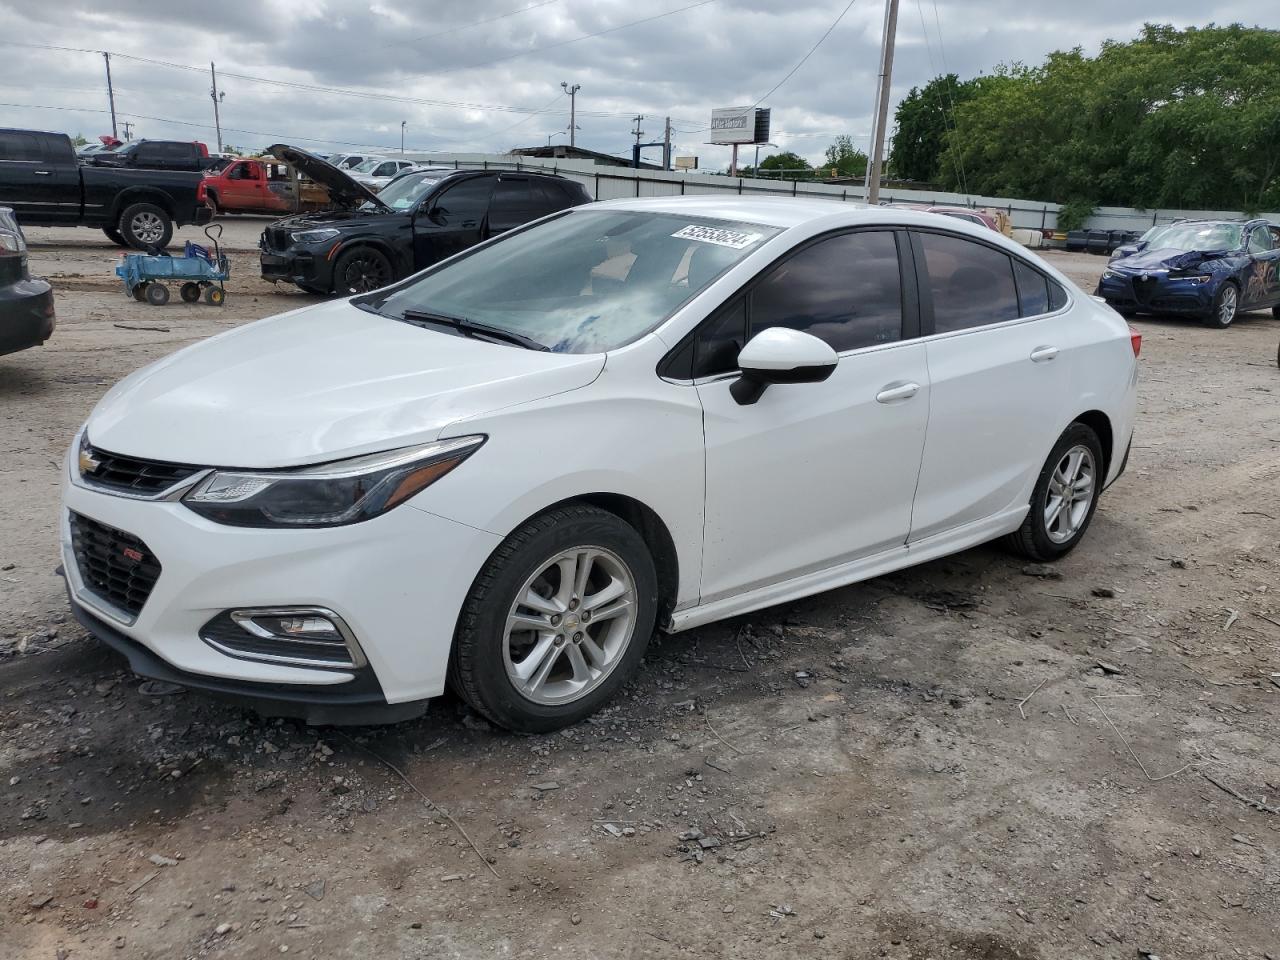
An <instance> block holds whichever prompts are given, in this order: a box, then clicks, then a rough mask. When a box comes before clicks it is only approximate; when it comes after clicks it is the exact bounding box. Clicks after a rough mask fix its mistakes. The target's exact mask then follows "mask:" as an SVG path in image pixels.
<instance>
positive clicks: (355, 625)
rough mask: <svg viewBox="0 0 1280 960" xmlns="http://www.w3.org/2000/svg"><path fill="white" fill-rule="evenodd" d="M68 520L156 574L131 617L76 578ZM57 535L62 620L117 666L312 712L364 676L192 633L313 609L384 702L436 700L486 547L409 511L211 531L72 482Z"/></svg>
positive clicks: (196, 519) (449, 524)
mask: <svg viewBox="0 0 1280 960" xmlns="http://www.w3.org/2000/svg"><path fill="white" fill-rule="evenodd" d="M71 466H72V465H71V464H70V463H69V464H68V473H70V470H71ZM71 511H74V512H75V513H77V514H80V515H82V516H85V517H89V518H91V519H93V520H96V521H98V522H99V523H102V524H107V525H109V526H111V527H115V528H116V529H117V530H121V531H125V532H127V533H129V534H131V535H133V536H134V537H137V538H139V539H140V540H142V541H143V542H144V543H145V544H146V546H147V547H148V548H149V550H150V551H151V552H152V554H154V556H155V557H156V558H157V559H158V560H159V562H160V564H161V567H162V569H161V573H160V575H159V577H158V579H156V581H155V585H154V587H153V588H152V589H151V592H150V594H149V596H148V597H147V598H146V601H145V603H144V604H143V605H142V607H141V610H140V611H139V612H138V613H137V615H136V617H132V618H130V617H128V616H127V615H126V614H125V613H124V612H123V611H120V610H119V609H115V608H113V607H112V606H111V605H110V604H109V603H104V602H103V600H102V598H101V597H99V596H97V595H96V594H95V593H94V592H93V591H92V590H91V589H90V588H89V587H87V586H86V584H85V582H84V580H83V579H82V578H81V577H80V575H79V569H78V567H77V565H76V559H75V554H74V550H73V549H72V542H71V525H70V521H69V517H70V512H71ZM60 530H61V541H62V557H63V566H64V568H65V570H66V576H67V586H68V590H69V591H70V593H71V599H72V606H73V609H74V610H75V613H76V616H77V617H79V618H81V619H82V622H83V621H84V620H85V618H86V617H87V618H89V619H88V622H86V626H87V627H88V628H89V629H90V631H91V632H93V633H94V634H95V635H98V636H100V637H102V638H103V639H104V641H105V642H107V643H109V644H111V645H113V646H117V647H119V644H117V643H113V642H112V641H113V640H114V639H116V635H119V636H120V637H123V638H124V641H123V642H125V643H127V644H129V645H131V646H130V649H132V650H133V651H134V653H133V656H132V657H131V659H133V657H137V658H138V663H139V664H142V665H143V666H144V667H146V669H143V670H140V672H144V673H148V675H156V673H155V671H158V670H160V669H162V668H163V669H166V670H172V671H175V672H177V673H179V674H181V675H182V676H184V677H186V678H187V679H181V680H175V682H179V683H184V684H187V685H190V686H197V687H201V688H202V689H210V690H214V691H215V692H220V691H221V689H222V688H223V687H225V686H227V685H231V686H232V687H233V688H234V689H235V690H236V691H238V692H239V694H240V695H242V696H246V695H251V694H252V693H253V691H261V694H260V698H261V699H267V700H274V699H278V697H276V694H278V693H279V692H280V691H281V690H282V689H283V690H285V691H286V692H289V693H290V695H291V696H292V697H293V698H294V699H295V700H298V701H305V702H311V703H318V704H325V703H327V702H329V701H332V700H334V698H335V697H337V698H339V699H341V697H342V696H343V692H344V691H351V690H356V691H362V690H363V689H364V688H363V687H362V686H361V677H362V675H363V674H364V672H365V670H351V669H345V670H344V669H317V668H311V667H297V666H288V665H282V664H278V663H265V662H259V661H253V660H245V659H242V658H237V657H233V656H228V655H227V654H226V653H224V652H222V651H220V650H218V649H216V648H214V647H213V646H211V645H210V644H209V643H206V642H205V641H204V640H202V639H201V638H200V636H199V632H200V629H201V627H203V626H204V625H205V624H206V623H208V622H209V620H210V619H211V618H213V617H215V616H217V615H218V614H220V613H221V612H223V611H225V610H228V609H232V608H241V607H273V606H294V605H298V606H318V607H327V608H329V609H331V610H333V611H334V612H335V613H336V614H337V615H338V616H340V617H341V618H342V619H343V620H344V621H345V622H346V624H347V625H348V626H349V627H350V629H351V631H352V633H353V634H354V636H355V638H356V640H357V641H358V643H359V645H360V647H361V649H362V650H363V652H364V655H365V656H366V657H367V658H368V667H367V668H366V670H367V672H368V674H369V676H370V677H371V679H372V682H373V684H374V685H375V686H376V687H377V689H378V690H379V691H380V693H381V696H382V698H383V700H384V701H385V703H388V704H405V703H409V702H412V701H420V700H424V699H427V698H429V697H434V696H438V695H439V694H441V693H442V692H443V691H444V686H445V673H446V668H447V666H448V660H449V651H450V649H451V647H452V643H453V632H454V626H455V623H456V621H457V616H458V611H459V610H460V609H461V606H462V603H463V600H464V599H465V597H466V595H467V593H468V591H469V590H470V589H471V584H472V582H473V581H474V579H475V576H476V573H477V572H478V571H479V569H480V567H481V566H482V565H483V564H484V562H485V560H487V558H488V557H489V555H490V554H491V553H492V551H493V550H494V548H495V547H496V546H497V545H498V543H499V542H500V538H499V537H496V536H494V535H492V534H488V533H483V532H481V531H478V530H475V529H473V528H471V527H468V526H464V525H463V524H459V523H455V522H453V521H451V520H447V519H445V518H443V517H439V516H436V515H435V514H432V513H428V512H426V511H425V510H422V509H419V508H417V507H415V506H414V505H413V503H412V502H411V503H407V504H402V505H401V506H399V507H397V508H395V509H393V510H391V511H389V512H388V513H386V514H383V515H382V516H380V517H376V518H374V519H373V520H369V521H365V522H364V523H357V524H351V525H350V526H345V527H330V528H325V529H315V530H263V529H254V528H244V527H229V526H223V525H220V524H215V523H213V522H211V521H208V520H205V519H204V518H203V517H200V516H199V515H198V514H196V513H194V512H193V511H191V510H188V509H187V508H186V507H185V506H183V505H182V504H181V503H179V502H174V501H166V500H159V501H153V500H132V499H128V498H125V497H119V496H114V495H111V494H108V493H103V492H100V491H98V490H93V489H88V488H85V487H82V486H79V485H78V484H76V483H74V482H68V483H66V485H65V486H64V491H63V510H62V517H61V522H60ZM99 625H105V628H106V629H103V627H102V626H99ZM126 655H128V651H127V650H126ZM147 658H154V661H158V662H159V663H160V664H161V665H162V666H159V667H158V666H155V662H154V661H152V660H148V659H147ZM149 671H150V672H149ZM192 677H195V678H201V679H200V680H199V682H196V681H193V680H192V679H190V678H192ZM165 679H168V677H165Z"/></svg>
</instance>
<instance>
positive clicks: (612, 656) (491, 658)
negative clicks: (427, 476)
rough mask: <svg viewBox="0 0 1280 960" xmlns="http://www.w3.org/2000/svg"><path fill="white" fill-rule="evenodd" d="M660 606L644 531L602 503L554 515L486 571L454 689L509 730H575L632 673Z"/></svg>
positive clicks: (511, 544) (462, 642)
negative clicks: (641, 532)
mask: <svg viewBox="0 0 1280 960" xmlns="http://www.w3.org/2000/svg"><path fill="white" fill-rule="evenodd" d="M579 571H582V572H581V573H580V572H579ZM529 598H532V603H530V602H528V600H529ZM657 607H658V580H657V573H656V572H655V570H654V564H653V558H652V556H651V555H650V554H649V550H648V548H647V547H646V545H645V542H644V540H643V538H641V536H640V534H639V533H637V532H636V530H635V528H634V527H632V526H631V525H630V524H628V523H626V522H625V521H623V520H622V519H620V518H619V517H617V516H615V515H614V514H612V513H609V512H607V511H605V510H600V509H598V508H596V507H590V506H586V505H580V506H567V507H561V508H559V509H556V510H552V511H551V512H550V513H547V514H544V515H543V516H540V517H537V518H535V519H533V520H530V521H529V522H528V523H526V524H524V525H523V526H522V527H520V528H519V529H518V530H516V531H515V532H514V533H512V534H511V535H510V536H509V537H507V539H506V540H504V541H503V542H502V544H501V545H500V546H499V547H498V549H497V550H495V551H494V553H493V556H492V557H490V558H489V560H488V562H487V563H485V565H484V567H483V568H482V569H481V571H480V573H479V575H478V576H477V577H476V579H475V583H473V584H472V586H471V592H470V593H469V594H468V596H467V599H466V602H465V603H464V604H463V607H462V612H461V614H460V615H459V617H458V627H457V631H456V633H455V637H454V648H453V655H452V657H451V658H450V662H449V684H450V686H451V687H453V689H454V690H455V691H456V692H457V693H458V694H459V695H460V696H461V697H462V698H463V699H464V700H466V701H467V703H469V704H470V705H471V706H472V707H473V708H474V709H475V710H476V712H478V713H480V714H482V715H483V716H484V717H486V718H487V719H489V720H491V721H492V722H493V723H495V724H497V725H498V726H500V727H504V728H506V729H508V730H512V731H515V732H517V733H547V732H549V731H552V730H558V729H560V728H561V727H566V726H569V725H570V724H573V723H577V722H578V721H580V720H583V719H585V718H586V717H588V716H590V715H591V714H592V713H594V712H595V711H596V710H598V709H600V707H602V706H603V705H604V704H605V703H607V702H608V701H609V700H610V699H612V697H613V696H614V695H615V694H616V693H617V692H618V689H619V688H620V687H621V686H622V685H623V684H624V683H626V682H627V680H628V679H629V678H630V676H631V674H632V673H633V672H634V671H635V669H636V667H637V666H638V665H639V663H640V661H641V659H642V658H643V657H644V651H645V648H646V646H648V643H649V637H650V636H651V635H652V633H653V625H654V620H655V618H656V615H657ZM593 617H594V619H593ZM521 624H532V625H531V626H521ZM539 624H541V626H539Z"/></svg>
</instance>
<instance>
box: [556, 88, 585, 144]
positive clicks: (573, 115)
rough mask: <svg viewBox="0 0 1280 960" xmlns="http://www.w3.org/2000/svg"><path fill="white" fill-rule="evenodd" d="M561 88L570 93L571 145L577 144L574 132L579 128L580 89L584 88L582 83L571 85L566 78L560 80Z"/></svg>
mask: <svg viewBox="0 0 1280 960" xmlns="http://www.w3.org/2000/svg"><path fill="white" fill-rule="evenodd" d="M560 88H561V89H562V90H564V92H565V93H567V94H568V95H569V146H570V147H573V146H575V145H576V142H577V141H576V138H575V136H574V134H575V133H576V132H577V129H578V119H577V117H578V91H579V90H581V89H582V84H580V83H575V84H574V85H573V86H569V84H568V83H566V82H565V81H564V80H561V81H560Z"/></svg>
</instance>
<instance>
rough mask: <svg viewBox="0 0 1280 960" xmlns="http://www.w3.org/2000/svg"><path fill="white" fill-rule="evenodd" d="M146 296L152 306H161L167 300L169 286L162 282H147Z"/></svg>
mask: <svg viewBox="0 0 1280 960" xmlns="http://www.w3.org/2000/svg"><path fill="white" fill-rule="evenodd" d="M146 297H147V303H149V304H151V305H152V306H153V307H163V306H164V305H165V304H166V303H168V302H169V288H168V287H166V286H165V285H164V284H163V283H148V284H147V293H146Z"/></svg>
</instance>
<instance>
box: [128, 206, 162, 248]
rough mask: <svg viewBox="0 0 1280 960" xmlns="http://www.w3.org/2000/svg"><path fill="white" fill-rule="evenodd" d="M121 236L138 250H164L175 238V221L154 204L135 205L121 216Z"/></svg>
mask: <svg viewBox="0 0 1280 960" xmlns="http://www.w3.org/2000/svg"><path fill="white" fill-rule="evenodd" d="M120 234H121V236H123V237H124V239H125V242H126V243H127V244H129V246H131V247H133V248H134V249H136V250H150V249H152V248H153V247H154V248H158V249H160V250H163V249H164V248H165V247H167V246H168V245H169V241H170V240H171V239H172V238H173V220H171V219H170V218H169V214H168V213H166V212H165V211H164V210H163V209H162V208H160V207H158V206H156V205H155V204H154V203H134V204H130V205H129V206H128V207H125V210H124V213H122V214H120Z"/></svg>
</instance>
